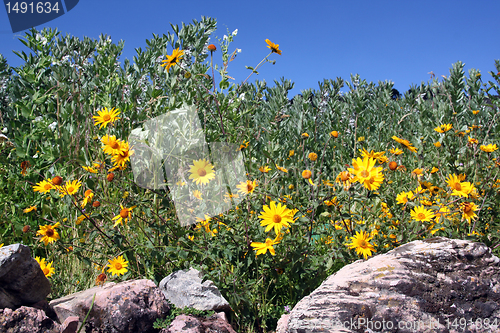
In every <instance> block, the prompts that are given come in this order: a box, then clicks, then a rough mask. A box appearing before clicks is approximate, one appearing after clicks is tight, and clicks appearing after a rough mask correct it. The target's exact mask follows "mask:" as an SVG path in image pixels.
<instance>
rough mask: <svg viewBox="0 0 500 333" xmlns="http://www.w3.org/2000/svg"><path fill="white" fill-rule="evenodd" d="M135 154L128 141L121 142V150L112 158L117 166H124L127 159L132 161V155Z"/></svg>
mask: <svg viewBox="0 0 500 333" xmlns="http://www.w3.org/2000/svg"><path fill="white" fill-rule="evenodd" d="M133 154H134V151H133V150H130V146H129V143H128V142H121V144H120V151H119V152H118V154H116V155H113V157H112V158H111V160H112V161H113V164H114V165H115V166H119V167H122V168H124V167H125V164H126V163H127V161H130V156H132V155H133Z"/></svg>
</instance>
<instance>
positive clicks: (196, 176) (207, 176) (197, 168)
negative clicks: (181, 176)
mask: <svg viewBox="0 0 500 333" xmlns="http://www.w3.org/2000/svg"><path fill="white" fill-rule="evenodd" d="M190 167H191V169H190V170H189V172H191V175H190V176H189V179H192V180H193V181H194V182H195V183H196V184H197V185H198V184H200V183H201V184H208V183H209V182H210V181H211V180H212V179H215V171H214V167H213V165H212V164H211V163H210V162H208V161H207V160H205V159H202V160H197V161H195V160H193V165H190Z"/></svg>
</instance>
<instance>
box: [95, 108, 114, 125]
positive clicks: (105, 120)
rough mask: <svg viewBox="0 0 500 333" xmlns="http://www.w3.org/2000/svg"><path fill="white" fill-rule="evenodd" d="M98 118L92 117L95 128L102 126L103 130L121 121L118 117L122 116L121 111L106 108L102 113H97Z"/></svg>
mask: <svg viewBox="0 0 500 333" xmlns="http://www.w3.org/2000/svg"><path fill="white" fill-rule="evenodd" d="M97 114H98V116H92V118H94V119H95V124H94V125H95V126H97V125H99V124H101V126H100V127H99V129H101V128H103V127H104V128H106V126H107V125H108V124H109V123H113V122H115V121H116V120H118V119H120V118H119V117H117V116H118V115H119V114H120V111H118V110H116V109H115V108H112V109H111V110H108V108H104V109H102V110H101V111H97Z"/></svg>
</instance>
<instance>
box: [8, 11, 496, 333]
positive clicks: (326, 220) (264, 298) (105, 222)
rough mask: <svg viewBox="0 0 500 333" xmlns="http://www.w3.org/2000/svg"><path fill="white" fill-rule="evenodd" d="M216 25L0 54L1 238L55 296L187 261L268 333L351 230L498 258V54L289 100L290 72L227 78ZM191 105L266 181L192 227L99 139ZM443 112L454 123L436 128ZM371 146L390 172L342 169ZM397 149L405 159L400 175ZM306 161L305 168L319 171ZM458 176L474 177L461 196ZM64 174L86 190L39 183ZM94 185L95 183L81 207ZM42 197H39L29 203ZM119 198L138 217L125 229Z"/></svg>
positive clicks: (383, 242) (236, 312) (245, 323)
mask: <svg viewBox="0 0 500 333" xmlns="http://www.w3.org/2000/svg"><path fill="white" fill-rule="evenodd" d="M215 28H216V21H215V20H214V19H211V18H202V20H201V21H193V23H191V24H182V26H181V27H179V26H172V31H173V33H170V32H169V33H167V34H166V35H163V36H159V35H153V38H152V39H150V40H147V41H146V44H147V47H146V49H145V50H142V49H140V48H139V49H137V50H136V51H137V55H136V56H135V57H134V58H133V61H132V62H130V61H129V60H127V59H125V60H123V64H122V63H121V61H120V57H121V52H122V49H123V42H122V41H120V42H119V43H118V44H115V43H113V42H112V41H111V39H110V38H109V37H108V36H100V38H99V39H98V40H92V39H89V38H84V39H83V40H80V39H78V38H76V37H72V36H60V33H59V32H58V31H56V30H50V29H44V30H42V31H37V30H34V29H33V30H31V31H30V32H29V33H27V34H26V36H25V38H24V39H23V40H21V41H22V42H23V43H24V44H25V45H26V46H27V47H28V48H29V49H30V50H31V51H30V53H28V54H26V53H24V52H21V53H18V56H19V57H21V58H22V59H23V61H24V64H23V65H22V66H19V67H16V68H10V67H9V66H8V64H7V63H6V61H5V59H4V58H3V57H1V56H0V84H1V86H0V106H1V108H0V110H1V113H0V116H1V117H0V122H1V123H2V132H3V133H4V135H5V136H6V137H7V138H8V139H6V140H1V141H2V142H1V143H0V163H1V164H0V173H1V174H2V177H1V178H0V237H1V240H0V244H1V243H4V244H12V243H17V242H21V243H24V244H27V245H29V246H30V247H31V249H32V252H33V255H36V256H41V257H44V258H46V260H47V261H48V262H51V261H53V266H54V267H55V269H56V272H55V273H54V274H53V275H52V276H51V277H50V279H51V280H52V285H53V294H52V295H51V297H53V298H56V297H60V296H63V295H66V294H69V293H71V292H76V291H79V290H82V289H85V288H88V287H91V286H93V285H94V284H95V281H96V278H97V277H98V276H99V274H102V273H108V274H106V276H107V278H108V279H109V280H117V281H119V280H124V279H133V278H149V279H152V280H153V281H155V282H156V283H158V282H159V281H160V280H161V279H162V278H163V277H165V276H166V275H168V274H170V273H171V272H173V271H176V270H179V269H184V268H188V267H194V268H198V269H200V270H202V271H203V272H204V277H205V278H206V279H210V280H212V281H214V282H215V284H216V285H217V287H218V288H219V290H220V291H221V293H222V294H223V296H224V297H225V298H226V299H227V300H228V302H229V303H230V305H231V308H232V309H233V312H232V313H231V318H230V321H231V324H232V325H233V327H235V329H236V330H237V331H243V330H249V331H258V332H263V331H269V330H272V329H274V327H275V326H276V323H277V320H278V319H279V317H280V316H281V315H282V314H283V313H285V306H293V305H294V304H296V303H297V302H298V301H299V300H300V299H301V298H303V297H304V296H306V295H308V294H309V293H310V292H311V291H313V290H314V289H315V288H317V287H318V286H319V285H320V284H321V282H323V281H324V279H325V278H326V277H327V276H329V275H331V274H333V273H334V272H336V271H338V270H339V269H341V268H342V267H343V266H344V265H346V264H349V263H351V262H353V261H355V260H358V259H359V258H360V256H359V255H358V254H357V253H356V251H355V250H354V249H350V248H349V247H348V246H346V245H347V244H349V243H350V242H352V241H353V237H354V235H355V234H356V233H357V232H366V233H367V234H369V236H370V237H371V238H370V240H369V242H370V244H372V245H373V246H374V249H375V250H376V253H383V252H385V251H389V250H390V249H392V248H394V247H395V246H398V245H400V244H403V243H406V242H409V241H413V240H416V239H422V238H425V237H433V236H436V235H441V236H446V237H452V238H459V239H471V240H475V241H480V242H484V243H485V244H487V245H488V246H490V247H491V248H492V249H493V251H494V253H496V254H499V247H498V245H499V244H500V233H499V225H500V221H499V219H498V216H499V214H500V200H499V188H500V182H499V181H498V180H499V177H498V175H499V170H500V168H499V167H500V160H499V159H498V158H499V157H498V150H493V151H491V152H486V151H484V150H482V148H481V146H483V145H484V146H487V145H489V144H494V143H496V142H498V139H499V136H500V125H499V122H498V114H499V103H500V100H499V98H498V94H499V92H500V89H499V84H500V81H499V74H500V62H499V61H498V60H497V61H495V67H496V69H495V72H492V73H491V74H492V77H493V78H494V81H495V82H488V83H484V82H483V81H482V78H481V75H480V73H479V72H478V71H477V70H470V71H469V73H468V75H469V76H468V77H466V75H465V73H464V71H463V67H464V66H463V64H462V63H460V62H458V63H456V64H454V65H453V67H452V68H451V70H450V75H449V76H448V77H446V78H444V79H443V80H442V81H438V80H437V79H433V80H432V81H431V82H428V83H421V84H420V85H419V86H413V87H411V89H410V90H409V91H408V92H406V93H405V94H404V95H403V96H396V95H394V94H393V84H392V83H391V82H378V83H377V84H375V83H373V82H367V81H366V80H364V79H362V78H361V77H360V76H359V75H352V76H351V78H350V81H348V80H344V79H342V78H336V79H335V80H324V81H323V82H320V83H319V86H318V89H308V90H304V91H302V93H301V95H297V96H295V97H294V98H293V99H292V100H289V99H288V97H287V94H288V92H289V91H290V90H291V89H293V83H292V82H291V81H289V80H287V79H285V78H281V79H280V80H276V81H274V85H273V86H270V85H268V84H267V83H266V82H264V81H255V82H254V83H248V78H247V79H246V80H245V81H244V82H242V83H241V84H234V83H232V80H231V77H230V65H232V60H234V55H235V54H236V53H237V49H234V51H233V49H232V48H231V43H235V41H236V39H237V38H236V33H232V34H229V33H228V35H230V36H228V37H227V38H226V39H223V40H219V45H218V47H217V48H218V51H215V52H213V53H212V52H209V51H208V50H207V45H208V44H209V43H210V41H209V38H211V34H212V33H213V32H214V31H215ZM177 48H179V49H180V50H183V51H184V55H183V57H182V59H180V60H179V63H176V64H175V65H173V66H172V67H171V68H170V70H169V71H167V70H166V68H165V67H164V66H162V64H163V62H162V61H164V60H165V59H166V55H170V54H172V52H173V50H174V49H177ZM266 52H268V49H266V47H265V45H263V55H265V53H266ZM283 56H286V55H285V54H283ZM274 57H276V59H274ZM280 57H281V56H278V55H276V54H273V53H272V52H271V53H269V54H268V55H267V56H265V57H264V58H263V59H262V61H260V63H258V65H257V66H255V67H249V68H250V69H251V70H250V73H249V74H250V76H251V75H252V74H254V71H256V70H257V69H259V71H262V70H265V66H264V64H266V63H267V62H274V61H277V63H278V64H279V59H280ZM215 73H218V76H216V74H215ZM250 76H249V77H250ZM346 90H347V91H346ZM182 105H189V106H193V107H195V108H196V110H197V111H198V116H199V118H200V122H201V124H202V126H203V131H204V135H205V137H206V140H207V141H208V142H227V143H233V144H236V145H238V146H239V147H240V150H241V151H242V154H243V156H244V163H245V168H246V172H247V176H248V179H249V180H251V181H254V180H255V181H256V184H257V186H256V187H255V188H254V189H253V191H252V192H251V193H249V194H248V195H246V197H245V198H244V199H243V201H241V202H239V203H238V205H237V206H233V207H232V209H231V210H229V211H226V212H224V213H223V214H220V215H217V216H211V220H210V221H205V222H203V223H198V224H197V225H194V226H188V227H182V226H180V224H179V222H178V219H177V212H176V209H175V207H174V204H173V202H172V198H171V197H170V194H169V191H168V190H158V189H145V188H141V187H139V186H138V185H137V183H136V182H135V181H134V175H133V173H132V171H131V169H130V162H128V161H125V162H126V163H125V167H124V168H118V169H117V168H116V163H115V161H114V160H113V159H112V158H111V157H110V156H109V155H108V154H105V153H104V152H103V149H102V146H103V142H102V140H103V137H105V135H110V136H111V135H114V136H116V138H117V139H120V140H124V141H127V140H128V136H129V134H130V133H131V131H132V130H133V129H135V128H137V127H140V126H141V125H142V124H144V123H145V122H146V121H148V120H149V119H152V118H154V117H157V116H159V115H163V114H167V113H168V112H170V111H172V110H174V109H176V108H179V107H180V106H182ZM103 108H108V109H112V108H115V109H118V110H119V111H120V114H119V117H120V119H118V120H116V121H114V122H112V123H109V124H107V126H106V127H105V128H104V127H103V128H101V129H100V128H99V126H95V125H94V119H93V116H96V115H97V111H101V110H103ZM445 124H451V127H452V129H450V130H447V131H443V133H440V132H439V131H437V130H435V128H437V127H439V126H440V125H445ZM4 127H5V129H4ZM332 131H336V132H337V134H338V135H335V136H334V135H333V134H332ZM393 137H397V138H400V139H405V140H408V143H409V144H411V145H412V147H415V148H416V150H417V152H416V153H414V152H412V151H410V150H409V149H407V148H405V147H404V146H402V145H401V144H399V143H397V142H396V141H395V140H394V139H393ZM469 138H470V139H474V140H477V143H476V142H475V141H474V140H472V141H470V140H469ZM438 143H439V144H438ZM437 146H440V147H437ZM396 148H400V149H402V154H399V152H397V151H396V150H395V149H396ZM132 149H133V148H132ZM311 153H314V154H316V155H317V158H316V159H315V158H310V156H313V155H310V154H311ZM115 156H116V155H115ZM362 156H371V157H376V158H377V159H378V162H376V167H380V168H382V171H381V172H382V174H383V176H384V179H383V181H382V182H381V184H380V187H379V188H377V189H372V190H369V189H367V188H366V187H365V186H363V185H362V184H360V183H359V182H355V181H354V180H353V179H352V178H351V183H342V181H341V175H340V173H341V172H346V171H347V170H348V168H354V165H353V159H356V158H358V157H362ZM22 162H25V163H24V164H23V165H24V166H25V168H24V171H25V172H23V174H21V172H22V171H23V169H22V167H21V163H22ZM26 162H27V163H29V166H27V165H28V164H27V163H26ZM389 162H395V163H396V164H397V165H398V166H399V167H398V168H397V169H395V170H392V169H390V168H389V164H388V163H389ZM26 166H27V167H26ZM82 167H94V168H95V173H92V172H89V171H86V170H84V169H83V168H82ZM264 167H267V168H269V170H268V171H266V170H264ZM417 169H419V170H420V169H421V171H417ZM436 169H437V170H436ZM304 170H309V171H311V174H312V176H311V178H310V179H309V180H306V179H304V178H303V177H302V172H303V171H304ZM110 173H113V175H114V178H113V180H109V177H108V174H110ZM453 174H455V175H457V176H458V175H461V174H463V175H464V177H465V179H462V180H461V181H462V182H469V183H470V184H472V185H474V187H475V188H476V189H477V190H476V191H474V192H470V193H468V196H467V197H463V196H457V195H453V193H452V190H451V188H450V185H449V177H450V175H453ZM54 176H61V177H62V178H63V179H64V181H65V182H66V181H73V180H75V181H79V182H81V184H82V186H81V188H80V189H78V191H76V193H75V194H74V195H64V196H61V195H60V193H59V192H58V191H57V190H55V189H53V190H50V191H49V192H47V193H39V192H35V191H34V190H33V186H35V185H36V184H37V183H40V182H42V181H43V180H51V179H52V178H53V177H54ZM429 184H430V185H429ZM419 186H420V188H419ZM431 189H432V191H431ZM86 190H91V191H92V193H93V194H94V196H93V197H92V198H91V199H90V201H89V203H87V205H83V204H82V201H83V200H84V197H85V195H84V193H85V191H86ZM409 191H412V193H413V194H414V197H412V198H411V199H409V200H407V201H406V202H402V196H401V193H407V192H409ZM235 194H236V195H238V196H240V197H243V196H244V195H245V194H244V193H243V190H240V191H239V192H238V193H231V195H235ZM227 199H228V200H229V198H227ZM95 201H98V202H99V203H100V205H99V206H97V207H94V206H93V205H92V202H95ZM270 201H275V202H281V203H282V204H284V205H286V207H287V209H290V210H293V217H294V222H293V223H291V224H290V227H289V228H283V229H282V234H281V235H280V236H279V237H282V238H281V239H279V237H278V236H277V235H275V234H274V230H273V229H272V230H270V231H268V232H266V231H265V228H264V227H262V226H261V221H262V219H261V218H260V217H259V215H260V214H262V212H263V211H264V207H265V206H269V205H270ZM470 203H474V204H475V205H476V206H477V210H476V211H475V214H476V215H477V217H473V218H472V219H470V220H469V219H466V218H464V216H465V215H464V212H465V210H464V209H465V208H464V207H466V206H464V205H465V204H470ZM31 206H35V207H36V210H33V211H31V212H26V213H25V212H24V210H25V209H26V208H28V207H31ZM422 206H423V207H425V209H428V210H429V212H432V213H438V214H437V215H438V216H437V218H432V219H429V220H424V221H419V220H416V219H415V218H414V216H412V212H414V211H415V209H416V208H417V207H422ZM443 207H446V208H443ZM124 209H127V212H129V213H130V218H128V217H127V218H126V219H127V221H126V223H122V224H120V223H119V224H118V225H117V226H116V227H114V224H115V222H116V221H117V219H118V218H119V217H120V215H121V214H122V213H123V212H124ZM128 210H130V211H128ZM127 212H125V213H127ZM444 212H446V213H444ZM125 213H123V214H124V215H122V218H124V216H128V215H127V214H125ZM413 215H414V214H413ZM56 222H59V223H61V226H60V227H59V228H57V231H58V232H59V234H60V239H58V240H56V241H55V242H52V243H50V244H48V245H47V246H45V245H44V244H43V243H42V242H40V241H39V240H40V235H38V234H37V232H38V231H39V230H40V226H43V225H54V224H55V223H56ZM267 238H269V239H270V240H273V239H274V240H275V241H276V243H275V244H274V245H273V248H274V250H275V255H272V254H270V253H269V252H267V253H265V254H259V255H256V252H255V250H254V248H255V246H252V243H254V245H255V243H265V242H266V239H267ZM118 256H123V258H124V260H126V261H127V262H128V266H127V267H126V273H125V274H124V275H119V276H115V275H113V276H112V275H110V274H109V273H110V272H109V271H106V265H108V263H109V260H111V259H113V258H116V257H118ZM184 313H185V312H184ZM172 319H173V318H172ZM169 320H170V319H169ZM156 325H157V326H158V327H159V326H162V325H163V326H164V325H166V322H165V321H163V320H162V321H158V323H157V324H156Z"/></svg>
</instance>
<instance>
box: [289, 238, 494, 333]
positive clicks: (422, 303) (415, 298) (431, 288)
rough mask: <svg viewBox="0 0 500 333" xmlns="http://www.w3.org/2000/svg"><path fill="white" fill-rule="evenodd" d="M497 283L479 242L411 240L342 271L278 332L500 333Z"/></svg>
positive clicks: (491, 263) (491, 262)
mask: <svg viewBox="0 0 500 333" xmlns="http://www.w3.org/2000/svg"><path fill="white" fill-rule="evenodd" d="M499 277H500V259H499V258H498V257H496V256H494V255H492V253H491V250H490V249H489V248H488V247H487V246H486V245H484V244H482V243H476V242H472V241H466V240H454V239H448V238H443V237H436V238H431V239H426V240H423V241H414V242H411V243H408V244H405V245H402V246H399V247H398V248H395V249H394V250H392V251H389V252H388V253H386V254H382V255H377V256H375V257H373V258H371V259H369V260H367V261H363V260H358V261H356V262H354V263H352V264H350V265H347V266H345V267H343V268H342V269H341V270H339V271H338V272H337V273H336V274H334V275H332V276H330V277H329V278H328V279H327V280H325V281H324V282H323V283H322V284H321V286H319V287H318V288H317V289H316V290H315V291H313V292H312V293H311V294H310V295H309V296H306V297H304V298H303V299H302V300H301V301H299V302H298V303H297V304H296V305H295V307H294V308H293V309H292V311H291V313H290V315H289V316H290V317H289V318H288V323H286V322H287V320H286V317H282V318H281V319H280V325H282V326H283V325H286V326H287V327H286V328H285V329H284V330H283V329H281V330H280V332H293V333H298V332H320V331H323V332H398V333H403V332H499V331H500V280H499ZM488 321H489V323H490V325H489V326H488V325H485V324H486V323H487V322H488ZM465 328H466V329H467V330H465Z"/></svg>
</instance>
